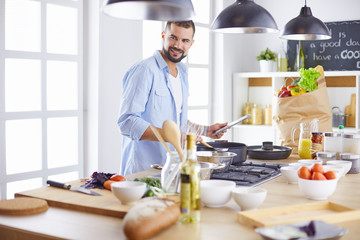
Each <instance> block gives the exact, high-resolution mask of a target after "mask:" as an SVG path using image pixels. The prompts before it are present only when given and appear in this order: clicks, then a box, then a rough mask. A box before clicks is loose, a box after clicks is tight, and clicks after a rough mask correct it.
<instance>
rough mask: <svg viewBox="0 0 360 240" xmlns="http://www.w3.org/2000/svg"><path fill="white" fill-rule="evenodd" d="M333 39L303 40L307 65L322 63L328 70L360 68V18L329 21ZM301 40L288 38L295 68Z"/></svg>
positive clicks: (289, 54) (292, 63)
mask: <svg viewBox="0 0 360 240" xmlns="http://www.w3.org/2000/svg"><path fill="white" fill-rule="evenodd" d="M325 25H326V26H327V27H328V28H329V30H330V33H331V36H332V37H331V39H328V40H317V41H302V46H303V52H304V55H305V67H306V68H309V67H316V66H317V65H322V66H323V67H324V70H326V71H345V70H360V20H356V21H342V22H328V23H325ZM298 44H299V41H295V40H288V46H287V47H288V48H287V54H288V63H289V68H290V69H291V70H294V63H295V59H296V48H297V45H298Z"/></svg>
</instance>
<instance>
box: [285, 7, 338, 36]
mask: <svg viewBox="0 0 360 240" xmlns="http://www.w3.org/2000/svg"><path fill="white" fill-rule="evenodd" d="M280 37H281V38H285V39H288V40H326V39H330V38H331V34H330V32H329V29H328V28H327V27H326V25H325V24H324V23H323V22H322V21H321V20H320V19H318V18H316V17H314V16H313V15H312V13H311V9H310V8H309V7H307V6H306V0H305V6H304V7H302V8H301V11H300V14H299V16H297V17H296V18H293V19H291V20H290V21H289V22H288V23H287V24H286V25H285V27H284V30H283V31H282V32H281V34H280Z"/></svg>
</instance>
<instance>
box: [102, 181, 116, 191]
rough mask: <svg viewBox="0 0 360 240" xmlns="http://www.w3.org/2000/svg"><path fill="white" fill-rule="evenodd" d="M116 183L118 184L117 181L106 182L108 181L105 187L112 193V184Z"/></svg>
mask: <svg viewBox="0 0 360 240" xmlns="http://www.w3.org/2000/svg"><path fill="white" fill-rule="evenodd" d="M114 182H116V181H114V180H106V181H105V182H104V187H105V188H106V189H107V190H110V191H111V184H112V183H114Z"/></svg>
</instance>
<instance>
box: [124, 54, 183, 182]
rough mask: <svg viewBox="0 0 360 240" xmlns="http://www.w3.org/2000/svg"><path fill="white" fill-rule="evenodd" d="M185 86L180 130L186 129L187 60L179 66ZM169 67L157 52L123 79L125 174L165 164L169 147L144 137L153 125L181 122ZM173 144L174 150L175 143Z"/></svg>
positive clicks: (132, 69) (133, 68) (131, 69)
mask: <svg viewBox="0 0 360 240" xmlns="http://www.w3.org/2000/svg"><path fill="white" fill-rule="evenodd" d="M177 69H178V74H180V79H181V86H182V87H181V88H182V95H183V100H182V112H181V116H180V124H179V123H177V124H178V125H180V129H181V131H186V123H187V107H188V102H187V101H188V96H189V89H188V78H187V70H186V67H185V65H184V64H183V63H181V62H180V63H179V64H178V65H177ZM169 74H170V72H169V67H168V65H167V64H166V62H165V60H164V59H163V57H162V56H161V54H160V51H156V52H155V53H154V55H153V56H152V57H150V58H147V59H144V60H143V61H141V62H139V63H137V64H135V65H134V66H132V67H131V68H130V69H129V71H128V72H127V73H126V74H125V76H124V79H123V94H122V102H121V109H120V116H119V119H118V125H119V128H120V132H121V134H122V135H123V144H122V164H121V174H122V175H128V174H132V173H135V172H139V171H144V170H148V169H151V167H150V165H151V164H154V163H157V164H165V161H166V150H165V148H164V146H162V145H161V143H160V142H156V141H145V140H140V138H141V136H142V135H143V134H144V132H145V130H146V129H147V128H148V127H149V125H153V126H155V127H158V128H161V127H162V124H163V122H164V121H165V120H173V121H174V122H176V121H177V116H176V106H175V100H174V95H173V89H172V87H171V84H170V78H169ZM169 147H171V149H172V150H173V148H172V146H171V144H169Z"/></svg>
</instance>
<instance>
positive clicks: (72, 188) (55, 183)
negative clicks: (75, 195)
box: [46, 180, 102, 196]
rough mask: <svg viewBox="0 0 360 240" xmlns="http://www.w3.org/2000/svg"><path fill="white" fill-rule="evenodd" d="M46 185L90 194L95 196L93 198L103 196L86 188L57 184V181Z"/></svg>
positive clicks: (48, 181)
mask: <svg viewBox="0 0 360 240" xmlns="http://www.w3.org/2000/svg"><path fill="white" fill-rule="evenodd" d="M46 183H47V184H49V185H50V186H52V187H57V188H63V189H68V190H70V191H76V192H81V193H85V194H90V195H93V196H102V194H100V193H97V192H94V191H91V190H89V189H86V188H83V187H73V186H71V185H70V184H66V183H60V182H56V181H52V180H47V181H46Z"/></svg>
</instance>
